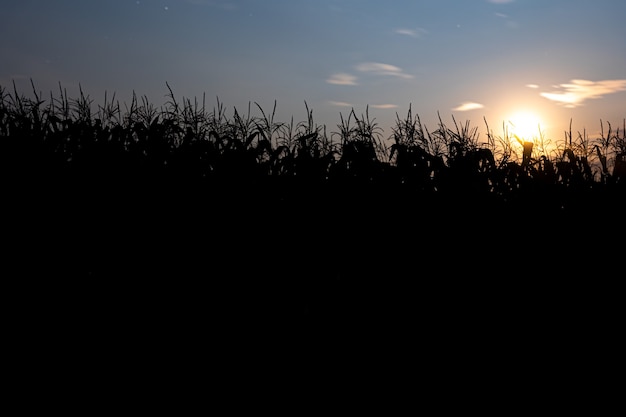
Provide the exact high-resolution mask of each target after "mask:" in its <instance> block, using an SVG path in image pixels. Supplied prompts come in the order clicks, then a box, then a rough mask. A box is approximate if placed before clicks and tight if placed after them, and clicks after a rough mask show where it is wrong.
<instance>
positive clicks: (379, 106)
mask: <svg viewBox="0 0 626 417" xmlns="http://www.w3.org/2000/svg"><path fill="white" fill-rule="evenodd" d="M370 107H372V108H374V109H395V108H397V107H398V106H397V105H396V104H372V105H371V106H370Z"/></svg>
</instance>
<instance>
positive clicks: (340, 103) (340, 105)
mask: <svg viewBox="0 0 626 417" xmlns="http://www.w3.org/2000/svg"><path fill="white" fill-rule="evenodd" d="M328 103H329V104H330V105H332V106H339V107H352V104H350V103H346V102H345V101H329V102H328Z"/></svg>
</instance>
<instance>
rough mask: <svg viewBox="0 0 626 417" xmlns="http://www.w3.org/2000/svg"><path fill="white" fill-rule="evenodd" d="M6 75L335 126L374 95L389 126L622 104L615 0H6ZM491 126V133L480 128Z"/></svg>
mask: <svg viewBox="0 0 626 417" xmlns="http://www.w3.org/2000/svg"><path fill="white" fill-rule="evenodd" d="M0 13H1V14H0V16H1V19H2V25H0V56H2V59H1V60H0V85H2V86H3V87H5V88H10V89H12V84H13V82H14V81H15V83H16V85H17V86H18V90H20V91H21V92H23V93H25V94H27V93H28V92H29V91H31V90H32V89H31V86H30V80H31V79H32V80H33V82H34V84H35V87H36V88H37V90H38V91H41V92H43V93H44V94H47V95H48V96H49V93H50V92H53V93H54V94H57V93H58V91H59V83H61V85H62V86H63V88H66V89H67V92H68V95H69V96H70V97H77V96H78V91H79V90H78V87H79V85H80V86H81V87H82V89H83V91H84V92H85V93H86V94H88V95H89V96H90V97H91V98H93V99H94V101H95V103H102V100H103V97H104V93H105V92H107V94H108V96H109V97H110V96H111V94H112V93H115V95H116V98H117V99H118V100H119V101H120V102H121V103H124V102H126V103H128V102H129V101H130V98H131V96H132V92H133V91H134V92H136V94H137V95H138V96H146V97H147V98H148V99H149V101H150V102H151V103H153V104H155V105H157V106H160V105H161V104H164V103H165V101H166V100H167V97H166V95H167V94H168V92H169V90H168V89H167V85H166V83H167V84H169V85H170V87H171V88H172V90H173V91H174V94H175V95H176V96H177V98H183V97H185V98H191V99H193V98H198V99H200V100H201V99H202V97H203V95H205V96H206V100H207V105H208V106H209V107H210V108H211V109H212V108H213V107H215V105H216V104H217V99H219V101H220V102H221V103H222V104H223V105H224V106H225V107H226V109H227V115H229V116H230V115H232V113H233V112H232V109H233V108H237V110H238V111H239V112H240V113H246V112H247V110H248V104H249V103H252V107H251V111H252V113H253V114H259V113H258V111H256V110H257V109H256V106H255V105H254V103H255V102H256V103H258V104H259V105H260V106H261V107H262V108H263V109H264V111H265V112H266V113H267V112H270V113H271V111H272V109H273V106H274V101H276V116H275V119H276V120H277V121H282V122H289V121H290V119H291V117H293V118H294V121H295V122H299V121H304V120H306V116H307V113H306V107H305V102H306V103H307V105H308V106H309V108H310V109H312V110H313V118H314V121H315V122H316V123H317V124H320V125H326V126H327V131H328V132H332V131H336V130H338V129H337V124H338V123H340V115H343V116H344V117H346V116H347V115H348V114H349V113H350V110H351V109H352V108H354V110H355V112H356V114H357V115H359V116H360V115H362V114H364V113H365V111H366V108H367V106H369V113H370V118H372V119H375V121H376V122H377V123H378V124H379V125H380V127H382V128H383V129H384V133H383V137H385V138H386V137H388V136H389V135H391V126H393V124H394V120H395V119H396V115H398V116H400V118H401V119H403V118H404V117H405V116H406V113H407V111H408V110H409V105H410V106H411V108H412V111H413V114H417V115H419V117H420V118H421V120H422V122H423V124H424V125H425V126H426V128H427V129H428V130H429V131H433V130H435V129H436V128H437V120H438V119H437V113H438V112H439V114H440V115H441V117H442V119H443V121H444V123H446V124H448V125H451V124H452V125H453V121H452V116H453V117H454V118H455V119H456V120H457V122H459V123H465V121H468V120H469V121H470V123H471V125H472V126H476V127H478V128H479V129H480V130H481V131H482V130H483V129H484V126H485V124H484V118H486V120H487V122H488V123H489V127H490V128H491V129H492V130H493V131H494V133H496V134H501V133H502V127H503V124H505V125H508V122H509V121H512V120H513V118H514V114H516V113H517V112H522V111H531V112H534V113H535V114H536V115H538V116H539V118H540V123H541V128H542V130H543V131H544V132H545V134H546V135H547V136H548V138H549V139H555V140H562V139H563V136H564V134H563V132H564V131H565V130H567V129H569V123H570V120H571V121H572V128H573V131H574V132H576V131H583V129H584V130H586V132H587V133H589V134H594V132H599V130H600V127H601V122H600V121H601V120H602V121H603V122H610V123H611V124H612V126H613V127H614V128H617V127H620V128H621V127H622V126H623V120H624V118H625V117H626V25H625V24H624V22H625V20H624V19H625V18H626V1H623V0H391V1H380V0H314V1H313V0H307V1H304V0H140V1H136V0H106V1H105V0H3V1H2V4H1V5H0ZM481 138H483V139H485V136H482V135H481Z"/></svg>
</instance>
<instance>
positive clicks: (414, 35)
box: [393, 28, 428, 38]
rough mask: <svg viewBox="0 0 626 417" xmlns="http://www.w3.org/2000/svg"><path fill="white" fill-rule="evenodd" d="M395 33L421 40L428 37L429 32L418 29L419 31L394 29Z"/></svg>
mask: <svg viewBox="0 0 626 417" xmlns="http://www.w3.org/2000/svg"><path fill="white" fill-rule="evenodd" d="M393 33H395V34H397V35H404V36H410V37H411V38H421V37H422V36H424V35H426V34H427V33H428V32H427V31H426V29H422V28H417V29H407V28H398V29H394V31H393Z"/></svg>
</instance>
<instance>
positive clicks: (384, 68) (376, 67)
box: [356, 62, 413, 78]
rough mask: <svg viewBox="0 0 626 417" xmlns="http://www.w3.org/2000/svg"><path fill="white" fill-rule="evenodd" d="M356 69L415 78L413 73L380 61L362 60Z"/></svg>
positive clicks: (376, 73) (377, 73)
mask: <svg viewBox="0 0 626 417" xmlns="http://www.w3.org/2000/svg"><path fill="white" fill-rule="evenodd" d="M356 70H357V71H360V72H367V73H371V74H375V75H383V76H387V75H388V76H392V77H398V78H413V76H412V75H411V74H407V73H405V72H404V71H402V69H400V68H398V67H396V66H395V65H390V64H383V63H380V62H362V63H360V64H358V65H357V66H356Z"/></svg>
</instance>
